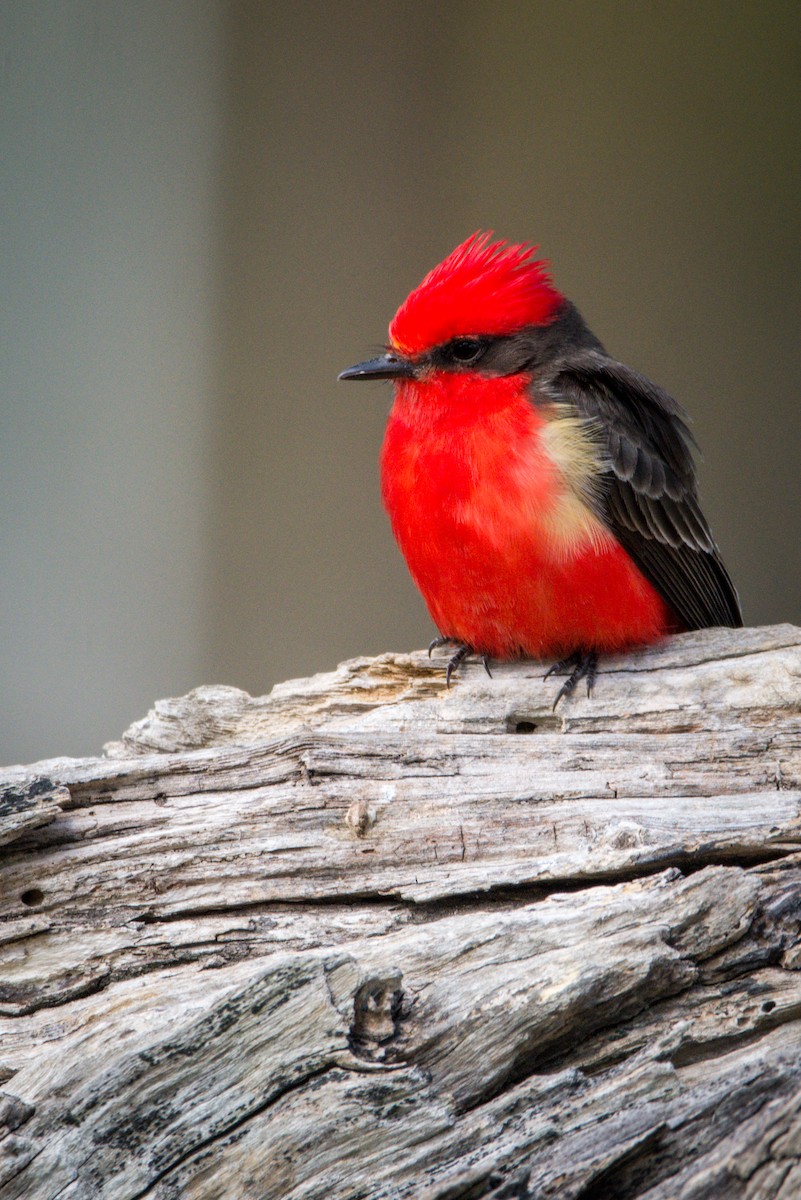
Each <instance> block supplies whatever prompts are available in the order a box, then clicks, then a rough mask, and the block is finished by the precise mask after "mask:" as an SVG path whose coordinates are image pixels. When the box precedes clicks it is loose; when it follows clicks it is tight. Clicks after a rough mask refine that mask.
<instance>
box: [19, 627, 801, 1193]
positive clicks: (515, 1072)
mask: <svg viewBox="0 0 801 1200" xmlns="http://www.w3.org/2000/svg"><path fill="white" fill-rule="evenodd" d="M542 673H543V671H542V667H541V666H540V664H537V663H528V662H523V663H515V664H505V665H498V666H494V667H493V678H491V679H490V678H487V676H486V675H485V674H484V673H483V670H482V668H481V667H480V664H478V665H475V664H471V665H469V666H468V667H467V668H466V669H465V670H463V671H462V673H461V674H460V676H459V678H458V679H457V682H456V684H455V685H454V686H453V687H451V688H450V689H446V688H445V686H444V672H443V669H442V658H439V659H437V658H436V657H435V659H434V660H431V661H430V660H429V659H428V658H427V657H426V656H425V654H423V653H422V652H421V653H415V654H387V655H382V656H381V657H379V658H376V659H359V660H355V661H353V662H350V663H345V664H343V665H342V666H340V667H339V668H338V669H337V671H335V672H331V673H329V674H327V675H319V676H315V677H314V678H312V679H307V680H294V681H290V682H288V683H285V684H282V685H280V686H279V687H277V688H275V689H274V690H273V692H271V693H270V694H269V695H268V696H264V697H259V698H254V697H250V696H248V695H246V694H245V693H243V692H240V691H237V690H235V689H232V688H215V687H209V688H200V689H198V690H197V691H195V692H193V693H191V694H190V695H189V696H185V697H182V698H180V699H177V700H165V701H160V702H159V703H158V704H157V705H156V706H155V708H154V710H153V711H152V712H151V713H150V714H148V716H147V717H146V718H144V719H143V720H142V721H140V722H137V723H136V724H135V725H134V726H132V727H131V728H130V729H129V730H128V731H127V732H126V733H125V734H124V735H123V736H122V737H121V739H120V740H119V742H116V743H114V744H112V745H110V746H108V747H107V748H106V753H105V754H104V756H103V757H100V758H96V759H80V760H66V759H56V760H50V761H47V762H44V763H38V764H35V765H34V766H32V767H15V768H10V769H8V770H7V771H5V772H4V773H3V782H2V794H1V795H0V845H2V858H1V859H0V1086H2V1089H3V1094H2V1096H0V1135H3V1136H2V1137H1V1138H0V1200H6V1198H8V1200H12V1198H19V1200H22V1198H23V1197H25V1198H26V1200H45V1198H47V1200H55V1197H59V1200H84V1198H89V1197H109V1198H110V1200H122V1198H123V1197H124V1198H126V1200H133V1198H134V1197H149V1198H152V1200H168V1198H169V1200H172V1198H177V1197H190V1198H197V1200H200V1198H202V1200H209V1198H212V1197H214V1198H220V1200H235V1198H236V1200H238V1198H240V1197H244V1198H248V1200H249V1198H250V1197H254V1198H257V1197H258V1198H262V1197H265V1198H266V1197H276V1198H278V1197H290V1198H292V1200H301V1198H303V1200H308V1198H311V1197H321V1198H322V1197H325V1198H326V1200H332V1198H334V1197H343V1198H344V1197H348V1198H356V1197H378V1198H383V1197H387V1198H390V1197H392V1198H406V1197H415V1198H416V1197H426V1198H428V1200H435V1198H436V1200H456V1198H457V1197H462V1198H464V1200H467V1198H468V1197H469V1198H471V1200H472V1198H476V1197H494V1198H497V1200H501V1198H502V1197H512V1196H514V1197H532V1198H534V1197H537V1198H538V1200H539V1198H541V1197H542V1198H549V1197H554V1198H556V1197H559V1198H560V1200H562V1198H575V1200H579V1198H582V1200H589V1198H590V1197H592V1198H593V1200H603V1198H604V1197H610V1198H612V1197H614V1198H615V1200H626V1198H628V1197H631V1198H634V1197H637V1198H642V1200H646V1198H647V1200H690V1198H697V1200H701V1197H704V1198H705V1200H707V1198H709V1197H721V1200H724V1198H725V1200H729V1198H732V1197H733V1198H738V1197H743V1198H745V1197H748V1198H754V1200H756V1198H757V1197H760V1198H763V1197H764V1198H773V1197H775V1198H776V1200H790V1198H791V1197H793V1198H795V1197H797V1196H798V1195H801V1115H800V1109H801V1053H800V1052H799V1047H800V1046H801V942H800V941H799V929H800V928H801V630H798V629H796V628H793V627H791V626H776V627H772V628H763V629H748V630H739V631H731V630H725V631H724V630H708V631H704V632H701V633H695V634H687V635H684V636H682V637H678V638H675V639H672V640H671V641H669V642H666V643H664V644H663V645H662V646H660V647H659V648H657V649H654V650H651V651H649V652H647V653H642V654H637V655H631V656H627V657H621V658H618V659H609V660H607V661H605V662H604V663H603V665H602V673H601V675H600V676H599V680H598V683H597V686H596V691H595V693H594V695H593V697H592V698H591V699H587V698H586V697H584V696H577V697H576V698H575V699H574V700H573V701H572V702H571V703H570V704H567V705H563V706H560V708H559V709H558V710H557V712H556V713H553V712H552V710H551V705H552V704H553V699H554V695H555V690H556V687H555V681H554V680H553V679H551V680H548V681H547V682H545V681H543V679H542ZM557 686H558V685H557Z"/></svg>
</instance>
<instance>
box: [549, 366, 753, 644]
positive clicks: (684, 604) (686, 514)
mask: <svg viewBox="0 0 801 1200" xmlns="http://www.w3.org/2000/svg"><path fill="white" fill-rule="evenodd" d="M548 386H549V391H550V392H551V394H552V395H555V396H556V397H558V398H560V399H564V400H565V401H567V402H568V403H570V404H571V405H572V406H574V407H575V408H576V410H577V411H578V412H579V413H580V414H581V415H582V416H586V417H587V418H588V419H590V420H591V421H592V423H593V425H594V426H595V427H597V428H599V429H601V430H603V442H604V444H603V447H602V450H603V455H604V459H605V461H604V474H603V486H602V487H601V488H599V490H598V494H597V496H596V497H594V498H593V499H592V501H591V503H592V504H593V507H594V508H595V510H596V513H597V515H598V516H599V517H600V518H601V520H602V521H604V523H605V524H606V525H607V527H608V528H609V529H610V530H611V531H612V533H613V534H614V535H615V537H616V538H617V540H618V541H619V542H620V544H621V545H622V546H623V548H624V549H625V550H626V551H627V553H628V554H629V555H630V556H631V558H632V559H633V560H634V562H635V563H636V564H637V566H638V568H639V569H640V571H642V573H643V575H644V576H645V577H646V579H648V580H649V581H650V582H651V583H652V584H653V586H654V587H655V588H656V589H657V591H658V592H659V593H660V594H661V595H662V597H663V598H664V599H665V600H666V601H667V603H668V605H669V606H670V608H671V609H672V610H673V612H674V613H675V614H676V616H677V617H678V618H679V620H680V621H681V623H682V625H683V626H684V627H685V628H686V629H705V628H707V627H708V626H712V625H730V626H735V627H736V626H740V625H742V623H743V618H742V613H741V611H740V602H739V599H738V597H737V592H736V590H735V587H734V584H733V583H732V581H731V578H730V576H729V573H728V571H727V570H726V568H725V566H724V565H723V561H722V559H721V557H720V552H719V550H718V548H717V546H716V545H715V542H714V539H713V538H712V534H711V532H710V529H709V525H708V524H707V521H706V518H705V517H704V514H703V513H702V512H701V508H700V506H699V503H698V497H697V485H696V475H695V464H694V462H693V457H692V449H691V447H692V444H693V438H692V434H691V433H690V430H689V428H688V426H687V421H686V416H685V413H684V410H683V409H682V408H681V406H680V405H679V404H678V403H677V402H676V401H675V400H674V399H673V397H672V396H669V395H668V393H667V392H664V391H663V390H662V389H661V388H659V387H657V386H656V385H655V384H653V383H651V381H650V380H649V379H646V378H645V376H644V375H640V374H639V373H638V372H637V371H634V370H633V369H632V368H631V367H627V366H625V365H624V364H623V363H619V362H617V361H616V360H615V359H613V358H609V357H608V356H607V355H606V354H604V353H603V352H602V351H595V350H587V351H583V352H581V351H580V352H578V353H576V354H574V355H571V356H570V357H569V358H568V359H566V360H564V361H563V362H562V363H560V364H559V365H558V367H557V369H556V371H555V373H554V375H553V377H552V378H551V380H549V385H548Z"/></svg>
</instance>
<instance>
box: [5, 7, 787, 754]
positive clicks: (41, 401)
mask: <svg viewBox="0 0 801 1200" xmlns="http://www.w3.org/2000/svg"><path fill="white" fill-rule="evenodd" d="M800 14H801V9H799V6H798V4H797V0H792V2H788V3H783V2H780V0H762V2H761V3H756V2H753V3H749V2H747V0H741V2H732V0H722V2H720V3H716V2H714V0H707V2H705V3H703V4H700V5H698V4H693V3H689V2H688V3H684V2H682V0H672V2H670V3H662V4H656V3H647V2H640V3H635V2H631V3H625V2H622V3H597V0H576V2H575V3H559V4H556V3H548V2H545V0H529V2H528V3H525V4H524V3H507V2H504V0H493V2H487V0H461V2H459V0H451V2H448V0H443V2H441V3H438V4H431V3H428V2H424V0H406V2H400V0H397V2H394V3H392V2H389V0H370V2H369V3H368V2H364V3H346V2H343V3H339V4H322V3H320V4H316V3H297V0H293V2H291V3H290V2H284V0H270V2H269V3H255V2H248V0H168V2H166V3H165V2H164V0H138V2H137V3H135V4H134V3H130V0H3V2H2V4H0V60H1V61H2V83H1V84H0V86H1V87H2V93H1V103H0V114H1V115H0V126H1V127H2V128H1V137H0V176H1V177H2V194H1V196H0V213H1V214H2V216H1V217H0V220H2V224H3V237H2V250H1V251H0V253H1V254H2V280H3V288H2V298H1V299H0V337H1V338H2V343H1V345H2V381H3V386H2V394H1V395H0V497H1V501H0V502H1V503H2V523H1V524H0V580H1V582H0V592H1V593H2V630H1V631H0V632H1V633H2V636H1V637H0V694H1V695H2V699H1V700H0V707H1V710H2V711H0V761H3V762H19V761H31V760H34V759H37V758H42V757H51V756H55V755H61V754H69V755H82V754H89V753H96V752H98V751H99V750H100V748H101V745H102V743H103V742H104V741H106V740H108V739H110V738H113V737H116V736H118V735H119V734H120V733H121V732H122V730H123V729H124V728H125V727H126V726H127V725H128V724H129V723H130V722H131V721H133V720H135V719H136V718H138V717H141V716H143V715H144V714H145V712H146V711H147V709H148V708H149V707H150V706H151V705H152V703H153V702H154V701H155V700H156V699H157V698H159V697H161V696H165V695H179V694H182V693H183V692H186V691H188V690H189V689H191V688H192V687H195V686H197V685H199V684H201V683H216V682H220V683H228V684H234V685H237V686H239V687H243V688H246V689H247V690H249V691H251V692H253V693H256V694H259V693H262V692H264V691H266V690H268V689H269V688H270V686H271V685H272V684H273V683H275V682H277V681H279V680H281V679H285V678H289V677H292V676H298V675H305V674H310V673H312V672H315V671H321V670H327V669H330V668H332V667H334V666H335V664H336V663H337V662H338V661H340V660H342V659H344V658H347V657H350V656H354V655H359V654H374V653H378V652H380V651H384V650H390V649H393V650H407V649H411V648H415V647H420V646H423V645H425V644H426V643H427V642H428V640H429V638H430V637H432V636H433V634H434V630H433V629H432V626H431V623H430V621H429V619H428V616H427V614H426V612H425V609H424V607H423V605H422V602H421V601H420V600H419V598H418V597H417V594H416V592H415V590H414V588H413V586H412V584H411V582H410V581H409V579H408V578H407V575H406V571H405V567H404V565H403V562H402V560H401V558H400V556H399V554H398V552H397V551H396V549H395V546H394V543H393V541H392V537H391V534H390V531H389V526H388V523H387V521H386V519H385V517H384V515H383V513H382V511H381V507H380V502H379V496H378V481H377V464H376V459H377V454H378V449H379V445H380V441H381V436H382V428H383V424H384V420H385V417H386V414H387V411H388V408H389V403H390V395H391V392H390V386H389V385H388V384H376V385H375V386H367V385H363V386H362V387H358V388H357V387H352V386H346V385H344V384H341V385H338V384H337V382H336V375H337V372H338V371H339V370H340V369H342V368H343V367H346V366H349V365H350V364H351V363H353V362H356V361H357V360H359V359H360V358H363V357H365V356H367V354H369V353H370V352H371V351H373V350H374V349H375V348H377V347H378V346H380V344H381V343H382V342H383V340H384V338H385V336H386V326H387V322H388V320H389V318H390V317H391V316H392V314H393V312H394V310H395V308H396V307H397V305H398V304H399V302H400V301H401V300H402V299H403V298H404V296H405V295H406V293H407V291H408V290H409V289H410V288H411V287H412V286H414V285H415V284H416V283H417V282H419V280H420V278H421V277H422V275H423V274H424V273H425V272H426V271H427V270H428V269H429V268H430V267H431V266H433V265H434V264H435V263H436V262H438V261H439V260H440V259H441V258H442V257H444V255H445V254H446V253H447V252H448V251H449V250H450V249H452V247H453V246H454V245H455V244H456V243H457V242H459V241H461V240H462V239H463V238H464V237H465V236H466V235H467V234H469V233H471V232H472V231H473V230H475V229H477V228H490V229H494V230H495V231H496V232H497V233H498V234H500V235H502V236H503V237H506V238H510V239H514V240H525V239H531V240H533V241H535V242H538V243H539V244H540V247H541V252H542V253H543V254H544V255H545V256H546V257H548V258H549V259H550V260H551V262H552V263H553V268H554V273H555V277H556V280H557V283H558V285H559V286H560V288H561V289H562V290H563V291H564V292H565V293H566V294H567V295H569V296H570V297H571V299H573V300H574V301H575V303H576V304H577V305H578V307H579V308H580V309H581V311H582V312H583V314H584V316H585V317H586V318H587V320H588V322H589V324H590V326H591V327H592V329H593V330H594V332H595V333H596V334H597V335H598V336H599V337H600V338H601V339H602V341H604V342H605V343H606V345H607V347H608V348H609V349H610V350H612V351H613V352H614V353H615V354H616V355H618V356H619V357H620V358H622V359H624V360H626V361H628V362H630V363H632V364H633V365H635V366H637V367H638V368H640V369H641V370H643V371H644V372H646V374H648V375H650V376H651V377H652V378H653V379H655V380H656V381H658V382H659V383H660V384H662V385H663V386H664V387H666V388H667V389H668V390H670V391H671V392H673V393H674V394H675V395H676V396H677V397H678V398H679V399H681V400H682V401H683V402H684V403H685V404H686V406H687V407H688V409H689V410H690V413H691V415H692V417H693V420H694V430H695V433H696V436H697V438H698V441H699V442H700V444H701V446H702V448H703V450H704V453H705V456H706V461H705V462H704V463H703V464H702V468H701V486H702V497H703V501H704V504H705V508H706V510H707V513H708V515H709V517H710V520H711V522H712V525H713V528H714V529H715V531H716V534H717V537H718V540H719V542H720V544H721V546H722V548H723V551H724V554H725V557H726V560H727V562H728V565H729V567H730V569H731V571H732V574H733V576H734V578H735V580H736V581H737V583H738V585H739V588H740V592H741V597H742V600H743V604H744V607H745V613H746V618H747V621H748V622H749V623H750V624H760V623H767V622H774V621H795V622H801V586H800V585H801V568H800V567H799V548H798V547H799V538H800V536H801V510H800V508H799V503H800V502H801V478H800V477H799V467H798V458H799V446H801V436H800V435H801V404H800V403H799V401H801V351H800V350H799V341H800V340H801V339H799V332H801V326H800V324H799V322H800V318H801V167H800V166H799V163H800V162H801V160H800V158H799V149H800V148H801V138H799V134H800V133H801V15H800Z"/></svg>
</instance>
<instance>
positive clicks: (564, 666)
mask: <svg viewBox="0 0 801 1200" xmlns="http://www.w3.org/2000/svg"><path fill="white" fill-rule="evenodd" d="M561 671H570V674H569V676H568V677H567V679H566V680H565V682H564V683H563V684H562V686H561V687H560V689H559V691H558V692H557V693H556V699H555V700H554V702H553V708H552V710H551V711H552V712H556V706H557V704H558V703H559V701H560V700H561V699H563V697H565V696H572V695H573V692H574V691H575V690H576V684H577V683H579V682H580V681H581V680H582V679H586V680H587V695H588V696H589V695H591V694H592V689H593V687H594V686H595V678H596V676H597V674H598V655H597V653H596V651H595V650H575V651H574V652H573V653H572V654H569V655H568V656H567V658H562V659H560V660H559V662H557V663H554V664H553V666H552V667H550V668H549V669H548V670H547V671H546V672H545V675H544V678H545V679H548V678H549V676H551V675H557V674H559V673H560V672H561Z"/></svg>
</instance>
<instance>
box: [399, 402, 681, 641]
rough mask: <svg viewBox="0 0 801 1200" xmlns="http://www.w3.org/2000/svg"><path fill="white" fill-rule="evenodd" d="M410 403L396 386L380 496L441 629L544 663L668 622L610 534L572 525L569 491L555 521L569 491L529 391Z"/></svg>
mask: <svg viewBox="0 0 801 1200" xmlns="http://www.w3.org/2000/svg"><path fill="white" fill-rule="evenodd" d="M498 382H500V381H494V383H495V384H496V385H497V384H498ZM504 382H506V381H504ZM518 386H519V385H518ZM406 399H407V398H406V397H405V396H404V393H403V392H402V391H401V392H400V393H399V397H398V402H396V406H395V409H394V410H393V413H392V414H391V416H390V420H389V422H388V425H387V433H386V437H385V441H384V447H383V449H382V454H381V472H382V494H383V498H384V503H385V506H386V508H387V511H388V513H389V516H390V520H391V522H392V528H393V531H394V533H395V537H396V539H397V541H398V544H399V546H400V549H401V551H402V553H403V555H404V557H405V559H406V562H407V565H408V567H409V570H410V572H411V574H412V577H413V579H414V581H415V583H416V584H417V587H418V588H419V589H420V592H421V593H422V595H423V598H424V600H425V602H426V604H427V606H428V610H429V612H430V613H431V616H432V618H433V620H434V623H435V625H436V627H437V628H438V629H439V631H440V633H442V634H444V635H447V636H449V637H453V638H455V639H457V640H458V641H461V642H465V643H466V644H468V645H469V646H471V647H473V648H474V649H475V650H478V651H481V652H482V653H486V654H489V655H491V656H492V657H494V658H513V657H517V656H519V655H526V656H531V657H535V658H552V657H562V656H564V655H567V654H569V653H571V652H572V651H573V650H576V649H582V650H598V651H612V650H622V649H624V648H626V647H629V646H633V645H638V644H645V643H648V642H653V641H656V640H657V639H658V638H659V637H661V636H662V635H663V634H664V633H666V632H668V631H669V630H670V629H672V628H675V622H674V620H673V619H672V616H671V613H670V610H669V609H668V607H667V605H666V604H665V602H664V601H663V600H662V598H661V596H660V595H659V594H658V593H657V592H656V590H655V589H654V588H653V587H652V586H651V585H650V584H649V583H648V582H647V580H646V579H645V578H644V577H643V576H642V575H641V574H640V572H639V571H638V570H637V568H636V567H635V566H634V564H633V562H632V561H631V559H630V558H629V557H628V555H627V554H626V553H625V551H624V550H623V549H622V547H621V546H620V545H619V544H618V543H617V542H615V541H614V539H613V538H612V537H611V535H608V534H603V533H602V534H601V536H600V537H589V536H586V533H584V534H582V529H581V527H580V526H581V522H580V521H579V522H574V524H575V530H574V529H573V528H572V527H571V521H572V514H573V511H574V509H576V508H577V507H578V506H577V504H576V502H575V500H574V499H573V497H572V494H571V500H572V505H568V506H567V508H566V513H567V515H566V516H565V517H563V518H561V519H560V520H559V521H558V522H556V521H555V518H554V514H555V513H557V514H558V513H559V512H561V508H560V505H563V507H564V500H565V497H566V496H567V495H568V489H567V487H566V485H565V482H564V479H563V478H562V476H561V475H560V473H559V470H558V468H557V466H556V465H555V464H554V462H553V461H552V460H551V459H549V458H548V456H547V453H546V450H545V447H544V444H543V441H542V438H541V433H542V429H543V428H544V422H543V420H542V418H541V417H540V416H539V414H538V413H537V412H536V410H535V408H534V406H533V405H532V404H531V402H530V401H529V400H528V398H527V397H525V396H521V397H519V402H513V403H510V404H509V405H507V406H506V407H505V408H501V409H498V408H497V407H496V408H495V409H494V410H493V411H492V412H491V413H490V414H487V413H480V414H476V413H475V412H473V413H471V412H470V411H469V410H466V411H458V412H457V413H456V414H455V415H452V414H450V413H449V414H448V419H447V420H446V419H441V420H432V418H431V414H430V413H426V414H425V415H424V416H422V415H420V414H419V411H418V410H417V409H415V408H414V407H413V406H410V405H409V403H407V402H405V401H406ZM465 408H466V406H465ZM582 511H583V512H584V514H585V516H586V517H587V518H588V520H589V521H590V522H592V518H591V517H590V515H589V512H588V510H582ZM599 528H600V527H599Z"/></svg>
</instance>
